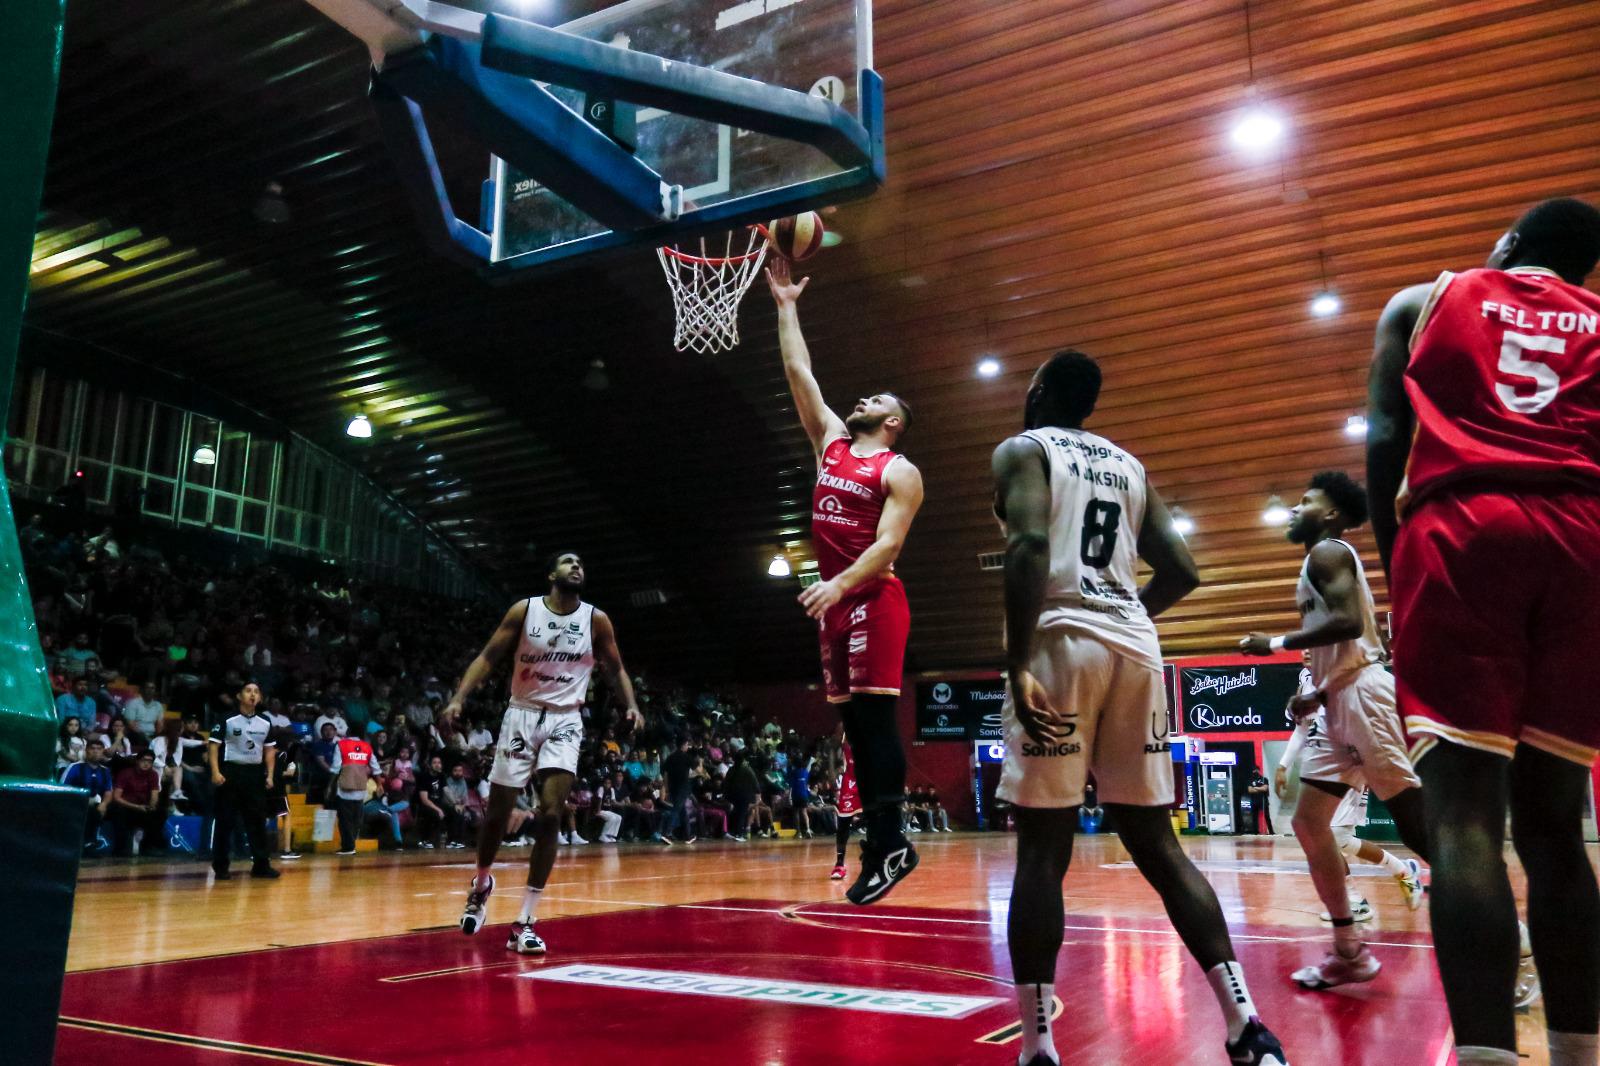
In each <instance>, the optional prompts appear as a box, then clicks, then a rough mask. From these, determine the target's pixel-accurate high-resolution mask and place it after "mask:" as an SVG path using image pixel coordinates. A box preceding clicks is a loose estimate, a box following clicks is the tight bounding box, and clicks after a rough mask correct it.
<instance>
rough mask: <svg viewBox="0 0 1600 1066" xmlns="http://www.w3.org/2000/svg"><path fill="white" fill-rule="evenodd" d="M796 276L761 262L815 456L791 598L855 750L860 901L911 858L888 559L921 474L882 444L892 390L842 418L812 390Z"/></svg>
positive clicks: (898, 614)
mask: <svg viewBox="0 0 1600 1066" xmlns="http://www.w3.org/2000/svg"><path fill="white" fill-rule="evenodd" d="M808 280H810V279H808V278H802V279H800V280H799V281H798V282H797V281H795V280H794V279H793V278H792V277H791V276H790V274H789V263H788V261H787V260H785V259H783V258H781V257H777V256H774V257H773V260H772V265H771V266H769V267H768V268H767V284H768V285H769V287H770V288H771V289H772V299H773V302H775V303H776V304H777V305H778V344H779V347H780V348H781V349H782V352H783V372H784V374H785V376H786V377H787V378H788V379H789V392H790V393H791V394H792V395H793V397H794V406H795V410H796V411H797V412H798V413H799V415H800V424H801V425H802V426H804V427H805V431H806V436H808V437H810V438H811V448H812V450H813V451H814V452H815V453H816V456H817V484H816V488H815V489H814V490H813V492H812V497H811V545H812V548H813V550H815V551H816V553H817V569H818V571H819V572H820V573H821V575H822V580H821V581H819V582H817V583H816V584H815V585H812V586H811V587H810V588H807V589H805V590H804V591H803V592H801V593H800V604H801V606H803V607H804V608H805V611H806V614H808V615H810V616H811V617H812V618H815V619H816V620H817V622H818V624H819V625H820V627H821V636H822V680H823V685H824V687H825V688H826V689H827V693H828V702H830V703H837V704H839V705H840V706H839V714H840V717H841V718H843V719H844V730H845V736H847V737H848V738H849V740H850V748H851V750H852V752H853V753H854V755H855V759H856V773H857V780H858V784H859V787H860V790H861V799H862V805H863V809H864V814H865V818H866V827H867V839H866V840H865V841H864V842H863V843H862V845H861V873H860V875H859V876H858V877H857V878H856V880H855V883H854V884H852V885H851V886H850V887H849V889H847V890H846V892H845V896H846V898H848V899H849V900H850V902H852V903H857V904H865V903H871V902H873V901H874V900H877V899H881V898H883V896H884V894H885V893H887V892H888V891H889V890H890V889H891V888H893V887H894V886H895V884H896V883H897V882H899V881H900V880H901V879H902V878H904V877H905V876H906V875H907V874H909V873H910V872H911V871H912V870H913V869H914V868H915V867H916V865H917V852H916V849H915V848H913V847H912V846H911V844H910V842H909V841H907V840H906V837H905V833H904V832H903V831H902V828H901V808H902V807H903V806H904V803H905V791H906V754H905V750H904V749H903V748H902V747H901V744H900V729H899V726H898V724H897V722H896V715H895V704H896V703H897V702H898V701H899V698H900V680H901V675H902V671H903V669H904V665H905V654H906V638H907V636H909V634H910V632H911V610H910V608H909V607H908V606H907V605H906V593H905V588H904V587H903V586H902V585H901V584H900V579H899V578H897V577H896V576H895V574H894V561H895V559H896V558H897V557H898V556H899V554H900V549H901V547H902V546H903V545H904V544H905V540H906V533H907V532H908V531H909V530H910V529H911V520H912V519H913V518H915V517H916V514H917V508H919V507H921V506H922V475H921V474H920V473H919V472H918V471H917V468H916V467H915V466H912V465H911V462H910V461H909V460H908V459H906V458H905V456H903V455H901V454H900V453H899V452H896V451H894V450H893V447H894V444H895V442H896V441H898V440H899V439H900V436H901V435H902V434H903V433H904V432H905V431H906V427H907V426H908V425H909V424H910V422H911V409H910V407H908V406H907V405H906V403H905V401H904V400H902V399H900V398H899V397H898V396H895V395H894V394H892V393H887V392H884V393H879V394H877V395H875V396H869V397H866V398H864V399H862V400H860V401H859V402H858V403H857V404H856V406H855V410H853V411H851V412H850V417H849V418H846V419H840V418H839V416H838V415H836V414H834V413H833V411H832V410H830V409H829V407H828V405H827V404H826V403H824V402H823V399H822V390H821V389H819V388H818V387H817V379H816V377H815V376H814V375H813V374H812V372H811V354H810V352H809V351H807V349H806V339H805V336H804V335H803V334H802V333H801V332H800V316H799V310H798V307H797V301H798V300H799V298H800V293H801V292H803V291H805V287H806V282H807V281H808Z"/></svg>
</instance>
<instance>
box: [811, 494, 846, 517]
mask: <svg viewBox="0 0 1600 1066" xmlns="http://www.w3.org/2000/svg"><path fill="white" fill-rule="evenodd" d="M817 510H819V511H821V512H822V513H824V514H838V513H839V512H840V511H842V510H844V504H842V503H840V502H839V497H837V496H824V497H823V498H822V500H821V502H820V503H818V504H817Z"/></svg>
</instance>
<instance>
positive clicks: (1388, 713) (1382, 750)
mask: <svg viewBox="0 0 1600 1066" xmlns="http://www.w3.org/2000/svg"><path fill="white" fill-rule="evenodd" d="M1325 720H1326V722H1327V731H1326V733H1325V734H1324V736H1323V737H1322V738H1320V739H1321V740H1322V743H1320V744H1317V745H1315V746H1307V748H1306V753H1305V755H1304V756H1303V758H1302V759H1301V762H1300V778H1301V780H1303V781H1335V782H1339V783H1341V784H1345V785H1349V786H1351V788H1353V789H1358V788H1361V787H1362V786H1363V785H1365V786H1366V787H1368V788H1370V789H1372V791H1373V792H1375V793H1377V796H1378V798H1379V799H1384V800H1386V799H1388V798H1389V797H1390V796H1393V795H1396V794H1398V793H1400V792H1404V791H1405V790H1406V789H1408V788H1419V787H1421V785H1422V780H1421V779H1420V778H1418V777H1417V772H1416V771H1415V770H1413V769H1412V768H1411V759H1410V757H1409V756H1408V755H1407V754H1406V736H1405V730H1404V728H1402V726H1401V725H1400V715H1399V714H1398V713H1396V711H1395V700H1394V677H1393V675H1391V674H1390V673H1389V672H1388V671H1387V670H1385V669H1384V668H1383V667H1381V666H1378V665H1376V664H1374V665H1372V666H1369V667H1367V668H1366V669H1365V670H1362V671H1361V672H1360V673H1359V674H1357V675H1356V676H1355V679H1354V680H1353V681H1351V682H1350V683H1349V684H1348V685H1345V686H1344V687H1342V688H1338V689H1334V690H1333V691H1331V692H1329V693H1328V695H1327V714H1326V717H1325Z"/></svg>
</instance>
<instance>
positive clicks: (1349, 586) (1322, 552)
mask: <svg viewBox="0 0 1600 1066" xmlns="http://www.w3.org/2000/svg"><path fill="white" fill-rule="evenodd" d="M1306 573H1307V574H1308V575H1309V576H1310V578H1311V584H1312V585H1314V586H1315V587H1316V590H1317V591H1318V592H1320V593H1321V594H1322V599H1323V602H1324V603H1326V604H1327V605H1328V617H1327V618H1326V619H1324V620H1323V621H1322V622H1320V623H1318V624H1317V625H1314V626H1311V627H1310V628H1307V629H1297V630H1295V631H1294V632H1293V633H1285V634H1284V635H1283V636H1282V637H1281V638H1279V640H1278V648H1273V646H1272V645H1273V638H1271V637H1269V636H1267V634H1265V633H1251V634H1250V635H1249V636H1247V637H1245V638H1244V639H1243V640H1241V641H1239V650H1240V651H1241V652H1243V653H1244V654H1246V655H1271V654H1272V653H1273V652H1274V651H1276V650H1278V649H1288V650H1290V651H1298V650H1300V649H1302V648H1320V647H1322V646H1323V645H1325V644H1337V643H1339V642H1340V641H1341V640H1355V639H1356V638H1357V637H1359V636H1361V629H1362V622H1361V580H1360V578H1359V577H1358V576H1357V574H1356V557H1355V556H1353V555H1351V554H1350V551H1349V549H1347V548H1343V547H1340V546H1339V545H1337V544H1334V543H1333V542H1332V541H1323V542H1322V543H1321V544H1318V545H1317V546H1316V547H1315V548H1312V549H1311V554H1310V555H1309V556H1308V557H1307V559H1306Z"/></svg>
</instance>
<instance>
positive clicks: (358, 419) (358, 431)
mask: <svg viewBox="0 0 1600 1066" xmlns="http://www.w3.org/2000/svg"><path fill="white" fill-rule="evenodd" d="M344 431H345V433H346V434H347V435H349V436H352V437H360V438H361V439H362V440H365V439H366V438H368V437H370V436H372V423H371V422H369V421H367V416H366V415H356V416H355V417H354V418H352V419H351V420H350V424H349V425H347V426H345V427H344Z"/></svg>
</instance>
